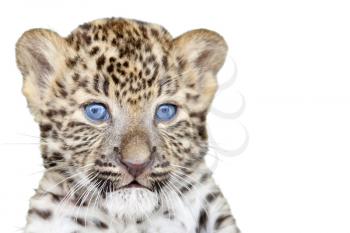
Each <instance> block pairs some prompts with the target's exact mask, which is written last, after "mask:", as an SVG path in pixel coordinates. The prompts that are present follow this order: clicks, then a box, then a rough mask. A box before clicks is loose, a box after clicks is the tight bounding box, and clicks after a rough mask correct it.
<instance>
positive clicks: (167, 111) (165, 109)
mask: <svg viewBox="0 0 350 233" xmlns="http://www.w3.org/2000/svg"><path fill="white" fill-rule="evenodd" d="M176 110H177V107H176V105H173V104H162V105H159V106H158V108H157V111H156V117H157V119H158V120H161V121H169V120H171V119H172V118H174V116H175V115H176Z"/></svg>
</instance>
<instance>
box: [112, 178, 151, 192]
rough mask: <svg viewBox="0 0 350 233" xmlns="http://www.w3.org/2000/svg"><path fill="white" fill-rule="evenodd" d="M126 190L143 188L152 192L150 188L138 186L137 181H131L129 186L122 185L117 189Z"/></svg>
mask: <svg viewBox="0 0 350 233" xmlns="http://www.w3.org/2000/svg"><path fill="white" fill-rule="evenodd" d="M127 188H144V189H148V190H150V191H152V190H151V189H150V188H148V187H146V186H144V185H142V184H140V183H139V182H138V181H137V180H133V181H131V182H130V183H129V184H127V185H124V186H122V187H120V188H118V189H127Z"/></svg>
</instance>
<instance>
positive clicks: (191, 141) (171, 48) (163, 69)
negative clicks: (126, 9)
mask: <svg viewBox="0 0 350 233" xmlns="http://www.w3.org/2000/svg"><path fill="white" fill-rule="evenodd" d="M226 51H227V46H226V43H225V41H224V40H223V38H222V37H221V36H220V35H218V34H217V33H215V32H212V31H209V30H205V29H199V30H193V31H189V32H187V33H185V34H183V35H181V36H179V37H177V38H175V39H173V38H172V37H171V35H170V34H169V33H168V32H167V31H166V30H165V29H164V28H162V27H160V26H159V25H154V24H148V23H144V22H140V21H134V20H126V19H103V20H96V21H93V22H91V23H87V24H84V25H81V26H80V27H78V28H77V29H76V30H74V31H73V32H72V33H71V34H70V35H69V36H68V37H66V38H63V37H61V36H59V35H58V34H57V33H55V32H53V31H50V30H45V29H33V30H30V31H27V32H25V33H24V34H23V36H22V37H21V38H20V39H19V41H18V42H17V47H16V53H17V64H18V67H19V69H20V71H21V72H22V75H23V93H24V95H25V97H26V98H27V101H28V106H29V108H30V110H31V112H32V113H33V115H34V118H35V120H36V121H37V122H38V123H39V125H40V130H41V151H42V156H43V159H44V165H45V167H46V168H47V169H50V170H55V171H58V172H60V173H61V174H63V175H64V176H66V177H70V179H68V180H69V181H70V182H71V183H72V185H73V184H77V183H80V184H81V185H80V187H81V189H89V188H90V189H91V190H94V189H95V190H98V192H95V194H97V193H99V194H101V195H102V196H103V197H104V198H108V197H109V195H110V196H113V198H115V199H118V198H123V200H124V201H122V202H119V208H125V209H127V211H129V212H132V211H133V209H134V208H130V207H131V206H132V204H135V201H136V202H138V203H139V204H141V205H142V204H143V210H144V211H145V212H147V211H150V210H152V209H153V208H155V207H156V205H157V203H158V199H159V197H160V196H161V192H162V190H165V189H166V186H167V185H169V183H170V182H172V184H171V185H172V186H174V185H175V186H180V183H181V184H182V185H183V182H181V177H182V176H183V174H190V173H191V172H192V171H194V170H195V169H196V166H198V165H199V164H200V163H201V162H202V161H203V156H204V155H205V153H206V151H207V133H206V127H205V122H206V114H207V111H208V108H209V106H210V103H211V102H212V99H213V97H214V94H215V91H216V88H217V82H216V74H217V72H218V71H219V69H220V67H221V66H222V64H223V62H224V60H225V56H226ZM77 192H78V191H77ZM143 197H146V198H143ZM131 199H132V204H131ZM150 200H151V201H150ZM120 203H122V204H120Z"/></svg>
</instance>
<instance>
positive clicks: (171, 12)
mask: <svg viewBox="0 0 350 233" xmlns="http://www.w3.org/2000/svg"><path fill="white" fill-rule="evenodd" d="M348 3H349V2H348V1H338V0H332V1H330V0H329V1H322V0H318V1H312V0H294V1H281V0H279V1H278V0H276V1H273V0H267V1H258V0H256V1H253V0H246V1H219V0H216V1H211V2H209V1H208V2H205V1H192V2H189V1H183V2H182V1H179V0H173V1H159V2H156V1H138V2H134V1H130V0H128V1H117V0H114V1H102V0H99V1H87V0H85V1H62V0H61V1H28V0H27V1H19V0H16V1H15V0H12V1H7V3H5V1H1V3H0V17H1V18H0V28H1V34H0V67H1V74H0V77H1V78H0V79H1V84H0V95H1V98H0V101H1V102H0V109H1V111H0V120H1V121H0V124H1V126H0V127H1V128H0V129H1V130H0V143H1V144H0V156H1V159H0V185H1V186H0V187H1V190H0V210H1V212H2V213H1V218H0V222H1V223H0V228H1V232H4V233H5V232H6V233H11V232H16V231H18V230H20V227H22V226H23V225H24V223H25V214H26V211H27V206H28V199H29V197H30V196H31V195H32V194H33V189H34V188H35V187H36V185H37V182H38V179H39V178H40V175H41V173H40V172H41V171H42V167H41V166H40V163H41V160H40V155H39V150H38V144H37V142H38V138H37V137H38V129H37V126H36V124H35V123H34V122H33V120H32V117H31V116H30V114H29V111H28V110H27V108H26V103H25V100H24V97H23V96H22V94H21V76H20V73H19V71H18V70H17V69H16V65H15V56H14V55H15V54H14V44H15V42H16V40H17V39H18V37H19V36H20V35H21V33H22V32H23V31H25V30H27V29H29V28H33V27H45V28H51V29H54V30H56V31H57V32H58V33H60V34H61V35H67V34H68V33H69V32H70V31H71V30H72V29H74V28H75V27H76V26H77V25H79V24H81V23H83V22H86V21H89V20H92V19H95V18H101V17H111V16H123V17H130V18H137V19H141V20H144V21H151V22H156V23H159V24H162V25H164V26H165V27H166V28H167V29H168V30H169V31H170V32H171V33H172V34H173V35H174V36H176V35H179V34H180V33H182V32H184V31H186V30H190V29H194V28H198V27H205V28H209V29H213V30H216V31H218V32H219V33H221V34H222V35H223V36H224V37H225V38H226V40H227V43H228V44H229V47H230V52H229V59H228V63H226V64H225V69H224V70H226V71H225V72H224V71H223V72H221V73H220V75H219V78H220V80H221V81H220V82H222V80H225V79H227V78H228V77H229V76H230V75H231V74H232V72H233V70H234V67H233V63H232V59H234V60H235V62H236V64H237V69H238V73H237V76H236V81H235V83H234V85H233V86H231V87H230V88H229V89H226V90H224V91H222V92H220V93H219V94H218V98H217V100H216V101H215V102H214V107H215V108H217V109H220V110H221V111H225V112H230V111H236V109H237V108H238V107H239V104H242V103H240V99H239V98H238V97H239V93H241V94H242V95H243V96H244V97H245V100H246V103H245V109H244V111H243V112H242V114H241V116H239V117H238V118H235V119H231V120H230V119H225V118H223V117H218V116H217V114H213V113H211V115H210V118H209V124H210V126H211V128H212V133H213V138H214V139H215V140H216V141H218V142H220V143H222V145H230V146H233V147H236V146H237V147H238V146H240V144H242V142H243V141H244V137H245V136H244V133H242V132H243V130H242V129H244V127H245V128H246V129H247V130H248V133H249V144H248V146H247V148H246V150H245V151H244V152H243V153H241V154H240V155H237V156H231V157H229V156H224V155H218V156H219V164H218V166H217V167H216V168H215V176H216V180H217V182H218V183H219V184H220V186H221V187H222V189H223V191H224V193H225V195H226V197H227V198H228V200H229V202H230V204H231V206H232V210H233V212H234V214H235V217H236V219H237V222H238V224H239V226H240V228H241V229H242V231H243V232H260V233H261V232H266V233H267V232H268V233H282V232H283V233H296V232H298V233H311V232H315V233H316V232H317V233H329V232H337V233H345V232H346V233H349V232H350V222H349V219H350V187H349V185H350V182H349V180H350V159H349V156H350V153H349V152H350V148H349V145H350V143H349V139H350V92H349V87H350V66H349V65H350V13H349V12H350V6H349V4H348ZM213 153H214V152H213ZM209 157H210V156H209ZM211 159H213V156H211ZM3 212H4V214H3Z"/></svg>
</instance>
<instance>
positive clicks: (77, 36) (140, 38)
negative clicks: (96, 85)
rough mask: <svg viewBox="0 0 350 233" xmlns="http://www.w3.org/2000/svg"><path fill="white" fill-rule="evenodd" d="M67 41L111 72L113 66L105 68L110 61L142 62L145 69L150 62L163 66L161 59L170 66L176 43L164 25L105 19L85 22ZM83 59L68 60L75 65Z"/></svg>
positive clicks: (76, 50)
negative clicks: (169, 57)
mask: <svg viewBox="0 0 350 233" xmlns="http://www.w3.org/2000/svg"><path fill="white" fill-rule="evenodd" d="M67 41H68V43H69V44H70V45H71V47H72V48H74V50H75V52H76V56H78V57H79V59H80V60H86V62H89V61H90V62H91V61H95V62H96V69H97V70H102V71H106V72H109V73H110V72H111V70H112V68H111V67H109V69H108V67H104V65H106V63H107V61H112V62H116V64H118V62H119V63H121V62H122V61H128V62H127V63H141V64H142V66H143V67H142V68H147V65H149V63H150V65H153V66H156V65H158V66H159V65H160V64H156V63H157V62H158V63H163V65H165V66H166V65H167V59H168V55H169V50H170V49H171V46H172V37H171V35H170V34H169V33H168V32H167V31H166V30H165V29H164V28H163V27H162V26H160V25H156V24H149V23H144V22H141V21H135V20H127V19H103V20H96V21H92V22H90V23H86V24H83V25H81V26H79V27H78V28H77V29H75V30H74V31H73V32H72V33H71V35H70V36H68V38H67ZM79 59H78V58H77V57H73V58H70V60H69V61H67V62H68V64H69V63H71V65H74V62H76V61H77V60H79ZM127 63H125V64H126V65H125V66H128V65H127ZM103 68H105V70H103ZM117 68H120V67H117Z"/></svg>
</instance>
